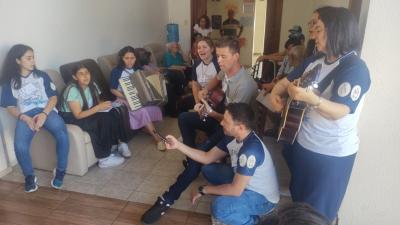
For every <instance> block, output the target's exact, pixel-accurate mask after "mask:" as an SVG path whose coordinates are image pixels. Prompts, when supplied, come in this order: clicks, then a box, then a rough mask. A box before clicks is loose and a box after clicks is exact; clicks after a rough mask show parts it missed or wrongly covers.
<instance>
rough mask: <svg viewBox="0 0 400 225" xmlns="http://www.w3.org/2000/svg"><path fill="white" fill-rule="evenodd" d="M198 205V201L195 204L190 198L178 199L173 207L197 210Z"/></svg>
mask: <svg viewBox="0 0 400 225" xmlns="http://www.w3.org/2000/svg"><path fill="white" fill-rule="evenodd" d="M197 205H198V202H196V203H195V204H194V205H193V204H192V202H191V201H190V200H189V199H178V200H177V201H175V203H174V204H173V205H172V207H171V208H174V209H181V210H186V211H191V212H195V211H196V208H197Z"/></svg>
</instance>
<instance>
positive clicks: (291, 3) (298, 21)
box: [279, 0, 349, 51]
mask: <svg viewBox="0 0 400 225" xmlns="http://www.w3.org/2000/svg"><path fill="white" fill-rule="evenodd" d="M328 5H329V6H337V7H339V6H340V7H346V8H348V6H349V0H301V1H299V0H284V1H283V7H282V23H281V36H280V39H279V40H280V42H279V50H280V51H282V50H284V45H285V42H286V40H287V39H288V35H289V29H290V28H292V27H293V25H300V26H301V28H302V29H303V34H304V36H305V38H306V41H307V40H308V28H307V23H308V21H310V18H311V14H312V13H313V11H314V10H315V9H317V8H319V7H322V6H328Z"/></svg>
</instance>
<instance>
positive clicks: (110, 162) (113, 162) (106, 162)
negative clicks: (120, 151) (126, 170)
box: [99, 155, 125, 168]
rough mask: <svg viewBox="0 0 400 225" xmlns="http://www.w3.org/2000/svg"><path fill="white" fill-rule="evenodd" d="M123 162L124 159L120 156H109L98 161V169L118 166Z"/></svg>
mask: <svg viewBox="0 0 400 225" xmlns="http://www.w3.org/2000/svg"><path fill="white" fill-rule="evenodd" d="M124 161H125V159H124V158H122V157H120V156H116V155H110V156H108V157H107V158H103V159H99V167H100V168H107V167H114V166H119V165H121V164H122V163H124Z"/></svg>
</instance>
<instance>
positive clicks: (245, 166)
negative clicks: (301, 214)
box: [217, 131, 279, 203]
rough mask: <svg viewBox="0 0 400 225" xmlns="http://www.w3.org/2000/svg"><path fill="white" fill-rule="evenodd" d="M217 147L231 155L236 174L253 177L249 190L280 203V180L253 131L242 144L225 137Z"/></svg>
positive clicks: (266, 152) (248, 186) (270, 159)
mask: <svg viewBox="0 0 400 225" xmlns="http://www.w3.org/2000/svg"><path fill="white" fill-rule="evenodd" d="M217 147H218V148H219V149H220V150H222V151H224V152H225V153H227V154H229V155H230V157H231V165H232V169H233V171H234V172H235V173H238V174H240V175H244V176H251V179H250V181H249V183H248V184H247V186H246V189H247V190H251V191H254V192H257V193H259V194H261V195H263V196H264V197H265V198H266V199H267V200H268V201H269V202H272V203H278V201H279V186H278V179H277V176H276V171H275V167H274V164H273V162H272V158H271V155H270V154H269V152H268V150H267V148H266V147H265V145H264V143H263V142H262V141H261V140H260V138H259V137H258V136H257V135H256V134H255V133H254V132H253V131H252V132H251V133H250V134H249V135H248V136H247V137H246V138H245V139H244V140H243V141H242V142H237V141H236V139H232V138H230V137H225V138H224V139H222V140H221V141H220V142H219V143H218V144H217Z"/></svg>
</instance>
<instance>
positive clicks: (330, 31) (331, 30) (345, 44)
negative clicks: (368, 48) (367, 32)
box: [315, 6, 361, 57]
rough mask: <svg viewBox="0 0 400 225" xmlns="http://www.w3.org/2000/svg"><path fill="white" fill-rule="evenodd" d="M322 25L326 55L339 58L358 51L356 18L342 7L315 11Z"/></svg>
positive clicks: (359, 42) (328, 7) (358, 34)
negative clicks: (325, 39)
mask: <svg viewBox="0 0 400 225" xmlns="http://www.w3.org/2000/svg"><path fill="white" fill-rule="evenodd" d="M315 12H316V13H318V16H319V19H320V20H321V21H322V22H323V23H324V26H325V30H326V35H327V41H326V42H327V43H326V48H327V55H328V56H335V57H339V56H340V55H345V54H346V53H349V52H351V51H359V50H360V47H361V35H360V30H359V28H358V23H357V20H356V18H355V17H354V16H353V14H351V12H350V11H349V10H348V9H346V8H343V7H331V6H326V7H322V8H319V9H317V10H315Z"/></svg>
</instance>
